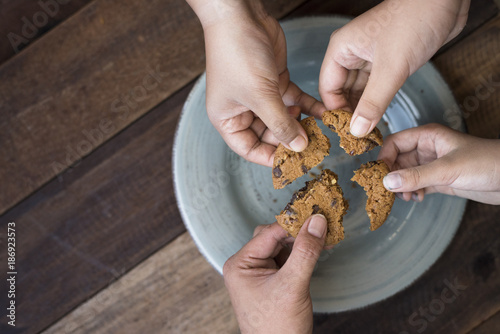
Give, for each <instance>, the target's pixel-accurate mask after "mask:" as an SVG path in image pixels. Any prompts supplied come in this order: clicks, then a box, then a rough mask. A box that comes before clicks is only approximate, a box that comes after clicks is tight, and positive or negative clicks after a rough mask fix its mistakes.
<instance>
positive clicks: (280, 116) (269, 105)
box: [252, 93, 308, 152]
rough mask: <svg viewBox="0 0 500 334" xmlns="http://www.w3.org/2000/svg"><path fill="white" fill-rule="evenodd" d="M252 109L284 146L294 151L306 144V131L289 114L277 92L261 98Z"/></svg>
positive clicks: (300, 149)
mask: <svg viewBox="0 0 500 334" xmlns="http://www.w3.org/2000/svg"><path fill="white" fill-rule="evenodd" d="M252 110H253V111H254V112H255V113H256V114H257V115H258V116H259V117H260V119H262V121H263V122H264V124H266V126H267V127H268V128H269V130H271V132H272V133H273V135H274V137H276V139H278V140H279V141H280V143H282V144H283V145H285V147H287V148H289V149H291V150H293V151H296V152H301V151H303V150H305V148H306V147H307V144H308V140H307V134H306V131H305V130H304V128H302V126H301V125H300V123H299V122H298V121H297V120H296V119H295V118H293V117H292V116H291V115H290V114H289V112H288V108H287V107H286V106H285V104H284V103H283V100H282V98H281V96H280V95H279V93H276V96H274V95H273V97H268V98H267V99H261V100H260V101H259V103H258V105H257V106H256V107H255V108H252Z"/></svg>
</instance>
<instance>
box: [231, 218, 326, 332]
mask: <svg viewBox="0 0 500 334" xmlns="http://www.w3.org/2000/svg"><path fill="white" fill-rule="evenodd" d="M256 232H257V233H256V235H255V236H254V238H253V239H252V240H250V241H249V242H248V243H247V244H246V245H245V246H244V247H243V248H242V249H241V250H240V251H239V252H238V253H236V254H235V255H233V256H232V257H231V258H230V259H229V260H227V262H226V263H225V265H224V281H225V284H226V287H227V289H228V291H229V295H230V297H231V303H232V304H233V307H234V310H235V312H236V317H237V319H238V323H239V325H240V329H241V332H242V333H273V334H274V333H311V332H312V328H313V313H312V302H311V296H310V293H309V284H310V280H311V275H312V273H313V270H314V267H315V265H316V262H317V260H318V258H319V256H320V253H321V250H322V249H323V245H324V242H325V235H326V220H325V217H324V216H322V215H314V216H312V217H310V218H309V219H308V220H307V221H306V222H305V223H304V225H303V226H302V228H301V230H300V232H299V234H298V236H297V238H296V239H295V242H294V244H293V249H292V251H291V253H290V255H289V257H288V259H287V260H286V262H285V259H286V255H283V252H284V251H285V252H286V250H287V248H286V246H284V242H285V240H286V238H287V233H286V231H284V230H283V229H282V228H281V227H280V226H279V225H278V224H277V223H274V224H271V225H268V226H266V227H265V228H261V229H257V230H256ZM283 263H284V264H283Z"/></svg>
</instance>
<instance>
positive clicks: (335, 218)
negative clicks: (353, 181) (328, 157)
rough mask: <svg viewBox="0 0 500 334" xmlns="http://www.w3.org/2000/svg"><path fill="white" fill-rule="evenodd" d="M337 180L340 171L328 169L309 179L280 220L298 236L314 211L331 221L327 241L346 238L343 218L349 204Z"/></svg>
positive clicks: (280, 216) (281, 214)
mask: <svg viewBox="0 0 500 334" xmlns="http://www.w3.org/2000/svg"><path fill="white" fill-rule="evenodd" d="M337 181H338V177H337V174H335V173H334V172H332V171H330V170H329V169H325V170H323V172H322V173H321V175H320V176H319V177H318V178H316V179H314V180H311V181H308V182H306V186H305V187H304V188H302V189H300V190H298V191H297V192H295V193H294V194H293V196H292V200H291V201H290V203H288V204H287V205H286V207H285V208H284V209H283V211H281V213H280V214H279V215H278V216H276V220H277V221H278V224H280V225H281V227H283V228H284V229H285V230H286V231H287V232H288V233H289V234H290V235H291V236H293V237H297V235H298V233H299V231H300V228H301V227H302V225H303V224H304V222H305V220H306V219H307V218H308V217H309V216H311V215H312V214H316V213H320V214H322V215H324V216H325V217H326V221H327V222H328V230H327V234H326V239H325V245H335V244H337V243H338V242H340V241H341V240H342V239H344V227H343V226H342V218H343V216H344V215H345V214H346V212H347V209H348V207H349V204H348V203H347V201H346V200H345V199H344V194H343V192H342V189H341V188H340V186H339V185H338V183H337Z"/></svg>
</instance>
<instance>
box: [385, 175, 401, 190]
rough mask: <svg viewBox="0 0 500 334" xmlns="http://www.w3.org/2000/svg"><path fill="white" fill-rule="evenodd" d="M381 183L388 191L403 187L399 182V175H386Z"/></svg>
mask: <svg viewBox="0 0 500 334" xmlns="http://www.w3.org/2000/svg"><path fill="white" fill-rule="evenodd" d="M383 183H384V187H386V188H387V189H388V190H393V189H398V188H401V186H402V185H403V183H402V181H401V175H399V173H394V174H387V175H386V176H385V177H384V180H383Z"/></svg>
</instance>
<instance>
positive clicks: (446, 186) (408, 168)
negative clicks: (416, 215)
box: [378, 124, 500, 204]
mask: <svg viewBox="0 0 500 334" xmlns="http://www.w3.org/2000/svg"><path fill="white" fill-rule="evenodd" d="M378 158H379V159H382V160H384V161H385V162H386V163H387V164H388V165H389V167H390V168H391V170H392V172H391V173H389V174H388V175H387V176H386V177H385V178H384V186H385V187H386V188H387V189H388V190H390V191H393V192H398V193H402V196H403V199H404V200H406V201H408V200H409V199H410V198H413V199H414V200H416V201H422V200H423V198H424V194H428V193H433V192H440V193H444V194H449V195H456V196H460V197H464V198H469V199H472V200H475V201H478V202H483V203H488V204H500V140H498V139H483V138H477V137H473V136H470V135H467V134H464V133H461V132H458V131H455V130H452V129H450V128H448V127H445V126H443V125H438V124H428V125H424V126H421V127H417V128H412V129H408V130H404V131H401V132H398V133H395V134H393V135H390V136H389V137H387V138H386V139H385V142H384V146H383V147H382V149H381V150H380V153H379V157H378Z"/></svg>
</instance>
